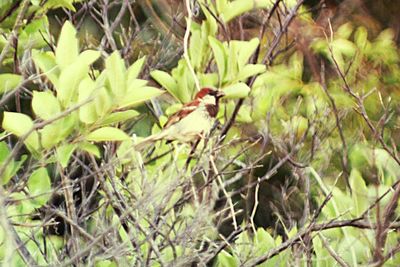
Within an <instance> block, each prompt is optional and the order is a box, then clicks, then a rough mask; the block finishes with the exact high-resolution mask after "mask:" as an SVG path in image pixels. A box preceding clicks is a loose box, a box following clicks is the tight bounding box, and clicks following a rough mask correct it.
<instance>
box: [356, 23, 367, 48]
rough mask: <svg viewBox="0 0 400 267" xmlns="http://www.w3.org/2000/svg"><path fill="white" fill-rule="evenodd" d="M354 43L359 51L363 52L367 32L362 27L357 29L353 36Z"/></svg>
mask: <svg viewBox="0 0 400 267" xmlns="http://www.w3.org/2000/svg"><path fill="white" fill-rule="evenodd" d="M354 42H355V44H356V45H357V46H358V47H359V48H360V49H361V50H364V49H365V48H366V45H367V43H368V31H367V29H366V28H364V27H359V28H358V29H357V31H356V32H355V34H354Z"/></svg>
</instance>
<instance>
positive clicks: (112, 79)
mask: <svg viewBox="0 0 400 267" xmlns="http://www.w3.org/2000/svg"><path fill="white" fill-rule="evenodd" d="M106 71H107V78H108V81H109V83H110V87H111V88H110V89H111V90H112V92H113V94H114V95H115V96H123V95H124V94H125V92H126V76H125V75H126V67H125V63H124V61H123V60H122V58H121V56H120V55H119V53H118V51H115V52H114V53H112V54H111V56H109V57H108V58H107V59H106Z"/></svg>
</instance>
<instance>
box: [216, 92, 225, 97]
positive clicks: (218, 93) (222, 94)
mask: <svg viewBox="0 0 400 267" xmlns="http://www.w3.org/2000/svg"><path fill="white" fill-rule="evenodd" d="M224 96H225V93H224V92H223V91H218V92H217V95H216V97H217V98H221V97H224Z"/></svg>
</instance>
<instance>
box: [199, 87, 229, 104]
mask: <svg viewBox="0 0 400 267" xmlns="http://www.w3.org/2000/svg"><path fill="white" fill-rule="evenodd" d="M223 96H225V93H224V92H222V91H219V90H215V89H211V88H202V89H201V90H200V91H199V92H198V93H197V94H196V96H195V100H200V101H201V102H203V103H204V104H205V105H218V101H219V99H220V98H221V97H223Z"/></svg>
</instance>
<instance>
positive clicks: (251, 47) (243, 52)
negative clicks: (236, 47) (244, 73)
mask: <svg viewBox="0 0 400 267" xmlns="http://www.w3.org/2000/svg"><path fill="white" fill-rule="evenodd" d="M242 43H243V45H242V47H241V49H240V51H239V55H238V59H237V61H238V66H239V70H241V69H242V67H243V66H245V65H246V64H247V62H248V61H249V59H250V57H251V55H253V54H254V52H255V51H256V49H257V47H258V45H259V44H260V41H259V40H258V38H253V39H251V40H250V41H247V42H242Z"/></svg>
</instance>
